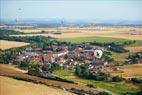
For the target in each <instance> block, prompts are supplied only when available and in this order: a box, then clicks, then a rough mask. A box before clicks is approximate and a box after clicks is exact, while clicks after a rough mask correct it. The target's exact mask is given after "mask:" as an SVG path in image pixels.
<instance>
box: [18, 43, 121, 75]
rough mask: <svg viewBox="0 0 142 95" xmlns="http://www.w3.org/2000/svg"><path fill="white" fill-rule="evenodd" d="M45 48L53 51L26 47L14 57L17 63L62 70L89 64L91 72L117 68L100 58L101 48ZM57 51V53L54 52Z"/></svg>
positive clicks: (101, 54) (64, 46) (53, 46)
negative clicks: (57, 66)
mask: <svg viewBox="0 0 142 95" xmlns="http://www.w3.org/2000/svg"><path fill="white" fill-rule="evenodd" d="M47 48H52V49H53V50H54V51H53V50H43V49H42V48H41V47H36V46H31V47H27V48H26V49H25V50H24V51H23V52H22V53H20V54H19V55H18V56H17V57H16V61H17V62H24V61H25V62H29V63H36V64H49V65H51V64H53V63H56V64H58V65H59V66H60V67H61V68H63V69H71V70H74V69H75V68H76V66H77V65H81V64H89V67H88V69H89V70H90V71H91V72H95V73H96V72H98V71H101V72H105V73H106V72H111V71H117V70H119V68H116V67H115V66H111V64H109V62H108V61H107V60H105V59H103V58H102V56H103V52H104V51H105V49H104V48H103V47H98V46H92V47H91V48H89V49H85V47H84V46H81V45H78V46H76V47H75V49H73V50H69V49H68V46H67V45H64V44H63V45H51V46H48V47H47ZM56 50H58V52H55V51H56Z"/></svg>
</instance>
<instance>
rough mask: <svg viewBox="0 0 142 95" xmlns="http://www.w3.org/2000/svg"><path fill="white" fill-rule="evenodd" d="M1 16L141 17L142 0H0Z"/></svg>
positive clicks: (124, 18) (114, 18) (67, 17)
mask: <svg viewBox="0 0 142 95" xmlns="http://www.w3.org/2000/svg"><path fill="white" fill-rule="evenodd" d="M0 18H1V19H11V20H12V19H42V20H45V19H46V20H50V19H62V18H64V19H73V20H77V19H105V20H109V19H111V20H142V0H0Z"/></svg>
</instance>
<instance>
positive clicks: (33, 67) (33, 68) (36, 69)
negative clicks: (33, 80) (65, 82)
mask: <svg viewBox="0 0 142 95" xmlns="http://www.w3.org/2000/svg"><path fill="white" fill-rule="evenodd" d="M28 74H30V75H33V76H40V65H39V64H35V63H32V64H30V66H29V68H28Z"/></svg>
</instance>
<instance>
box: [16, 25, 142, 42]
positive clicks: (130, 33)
mask: <svg viewBox="0 0 142 95" xmlns="http://www.w3.org/2000/svg"><path fill="white" fill-rule="evenodd" d="M15 30H17V31H21V32H24V33H37V32H41V31H42V30H44V31H45V32H48V33H49V34H30V36H32V35H43V36H52V37H55V38H59V39H61V38H76V37H93V36H97V37H111V38H122V39H128V40H142V28H141V27H140V28H132V27H84V28H78V27H74V28H66V27H65V28H39V29H22V30H19V29H15ZM52 32H61V33H62V34H60V35H54V34H50V33H52ZM21 36H25V35H21Z"/></svg>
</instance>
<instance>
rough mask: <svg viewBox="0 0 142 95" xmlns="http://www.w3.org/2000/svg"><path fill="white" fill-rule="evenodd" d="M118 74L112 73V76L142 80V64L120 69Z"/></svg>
mask: <svg viewBox="0 0 142 95" xmlns="http://www.w3.org/2000/svg"><path fill="white" fill-rule="evenodd" d="M120 71H122V72H118V73H112V75H119V76H122V77H125V78H132V77H137V78H141V79H142V64H133V65H126V66H123V67H120Z"/></svg>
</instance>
